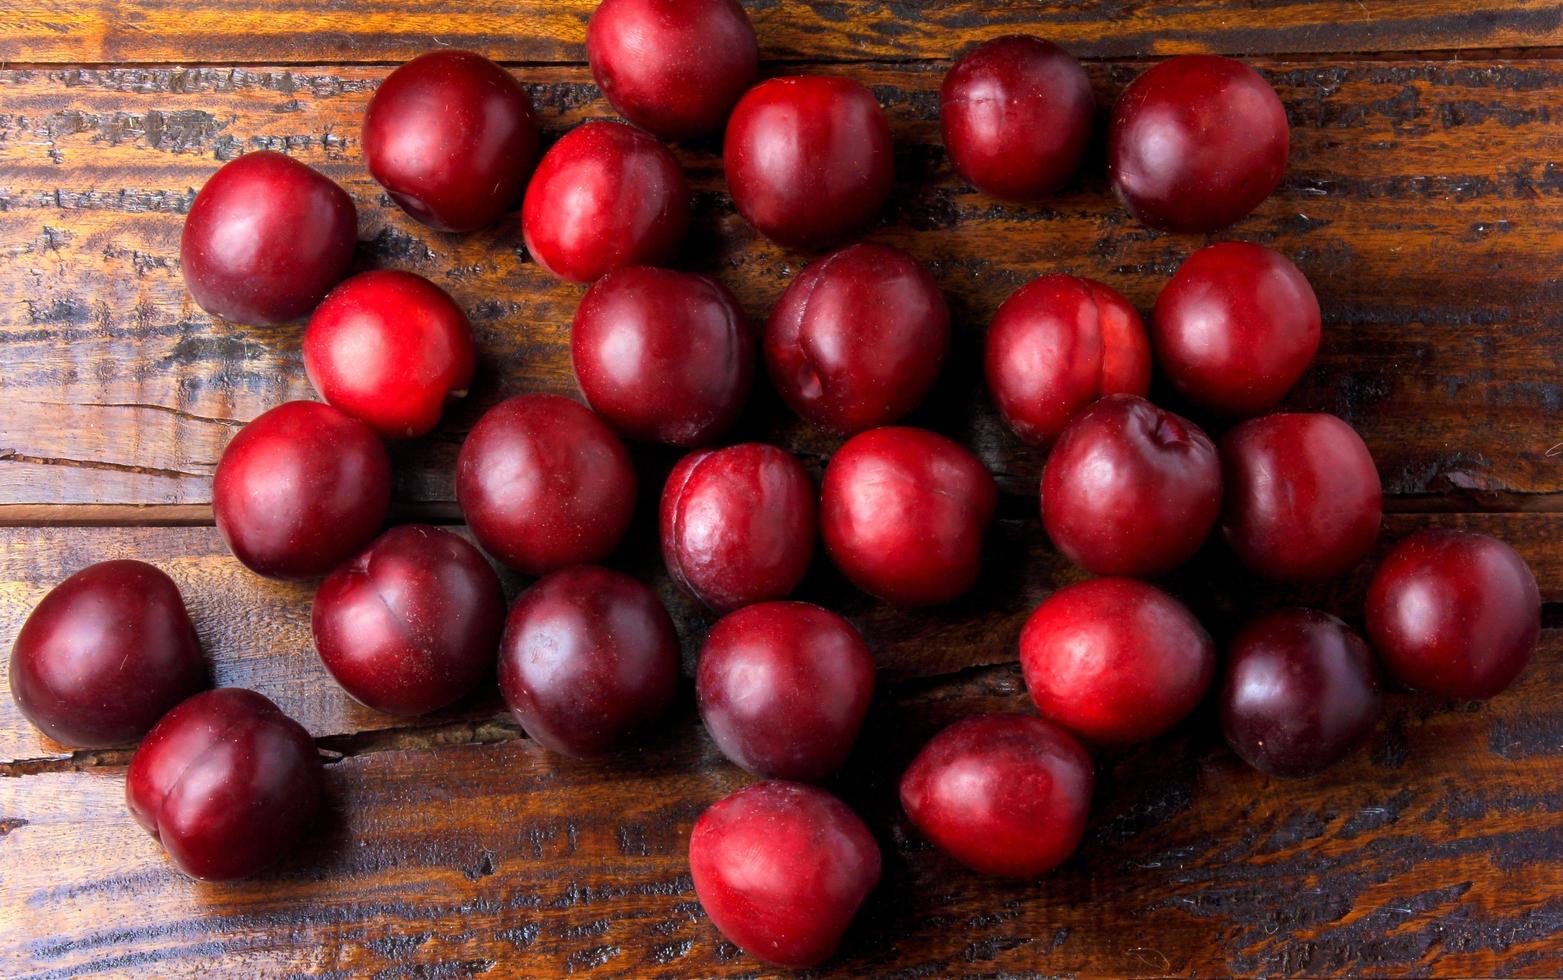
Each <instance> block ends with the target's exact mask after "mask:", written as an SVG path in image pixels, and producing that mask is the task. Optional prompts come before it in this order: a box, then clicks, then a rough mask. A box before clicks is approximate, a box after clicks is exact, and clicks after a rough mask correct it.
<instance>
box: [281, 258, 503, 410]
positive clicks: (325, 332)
mask: <svg viewBox="0 0 1563 980" xmlns="http://www.w3.org/2000/svg"><path fill="white" fill-rule="evenodd" d="M476 369H477V349H476V346H475V345H474V344H473V342H472V326H471V324H469V323H468V322H467V315H466V314H465V313H463V312H462V310H461V307H459V306H457V305H456V303H455V301H454V300H452V299H451V298H450V296H449V295H448V294H447V293H446V292H445V290H443V289H441V288H440V287H438V286H436V285H435V284H434V283H432V282H430V281H429V280H427V279H425V278H423V277H422V276H417V275H413V274H412V273H410V272H401V271H397V270H390V269H385V270H376V271H372V272H364V273H360V274H359V275H356V276H354V277H352V278H351V279H349V280H347V281H346V282H344V283H342V284H341V285H340V286H338V287H336V288H335V289H333V290H332V291H331V293H330V295H328V296H327V297H326V298H325V300H324V301H323V302H322V303H321V304H320V306H319V307H317V308H316V310H315V312H314V314H313V315H312V316H311V317H310V318H309V327H308V328H307V329H306V330H305V331H304V370H305V373H307V374H308V375H309V381H310V383H311V384H313V385H314V386H315V390H316V391H318V392H320V397H322V398H324V399H325V400H326V402H327V403H329V404H330V405H331V406H333V407H334V408H337V409H340V410H341V411H343V412H346V413H347V414H348V415H351V416H353V417H354V418H356V419H359V420H360V421H363V422H365V423H367V424H368V425H370V426H371V427H372V428H373V429H374V430H375V431H376V432H378V433H379V434H380V435H381V436H384V437H385V438H387V439H411V438H413V437H415V436H421V435H425V434H427V433H428V432H429V431H430V430H432V429H433V428H434V427H435V426H436V425H438V424H439V421H440V413H441V411H442V410H443V409H444V407H445V402H446V400H447V399H449V398H453V397H460V396H462V395H465V394H466V392H467V388H468V386H470V385H471V384H472V375H473V372H474V371H475V370H476Z"/></svg>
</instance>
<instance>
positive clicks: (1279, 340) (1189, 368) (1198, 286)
mask: <svg viewBox="0 0 1563 980" xmlns="http://www.w3.org/2000/svg"><path fill="white" fill-rule="evenodd" d="M1319 337H1320V320H1319V300H1318V298H1317V297H1315V296H1314V294H1313V287H1312V286H1310V285H1308V280H1307V279H1306V278H1305V277H1304V276H1303V274H1302V272H1301V271H1300V270H1299V269H1298V268H1297V266H1295V265H1293V264H1292V263H1291V260H1289V259H1288V258H1287V257H1286V256H1284V255H1282V254H1281V253H1280V252H1277V251H1275V250H1274V249H1269V248H1265V247H1264V246H1263V245H1250V244H1248V243H1247V242H1218V243H1217V244H1215V245H1207V246H1206V247H1204V248H1202V249H1200V250H1199V251H1197V252H1195V253H1194V254H1193V255H1191V256H1189V257H1188V260H1187V261H1185V262H1184V263H1183V265H1182V266H1180V267H1179V268H1178V271H1177V274H1176V275H1174V276H1173V277H1172V281H1171V282H1169V283H1167V286H1166V288H1164V289H1163V290H1162V291H1161V295H1160V296H1158V297H1157V299H1156V312H1155V315H1154V316H1153V317H1152V320H1151V339H1152V341H1153V342H1154V344H1155V346H1156V363H1157V364H1158V365H1159V366H1160V367H1161V370H1162V373H1163V374H1165V375H1166V376H1167V378H1168V380H1170V381H1171V382H1172V384H1173V387H1175V388H1177V389H1178V391H1179V392H1180V393H1182V395H1183V396H1184V397H1185V398H1188V399H1189V400H1190V401H1193V402H1196V403H1197V404H1199V405H1201V406H1203V407H1205V408H1208V409H1211V410H1212V411H1215V412H1219V413H1221V414H1223V415H1229V416H1237V417H1243V416H1248V415H1254V414H1257V413H1259V412H1263V411H1265V410H1266V409H1269V408H1273V407H1274V406H1275V404H1276V403H1277V402H1279V401H1280V400H1281V399H1282V397H1284V396H1285V395H1286V393H1287V391H1289V390H1290V389H1291V387H1292V386H1293V385H1295V384H1296V383H1297V380H1298V379H1299V378H1301V377H1302V376H1303V372H1304V371H1307V370H1308V365H1309V364H1311V363H1313V356H1314V354H1316V353H1317V352H1318V350H1319Z"/></svg>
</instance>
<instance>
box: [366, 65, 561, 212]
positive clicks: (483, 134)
mask: <svg viewBox="0 0 1563 980" xmlns="http://www.w3.org/2000/svg"><path fill="white" fill-rule="evenodd" d="M538 146H539V143H538V132H537V120H536V118H535V117H534V116H533V114H532V99H531V97H530V96H528V95H527V93H526V89H524V88H522V87H521V84H520V83H519V82H517V81H516V79H515V77H514V76H513V75H511V74H510V73H509V72H507V71H506V70H505V69H503V68H501V67H500V66H499V65H496V64H495V63H494V62H492V61H490V60H488V59H487V58H485V57H483V56H482V55H480V54H476V53H474V52H471V51H449V50H445V51H431V52H429V53H428V54H423V55H419V56H418V57H416V58H414V59H412V60H411V61H409V62H407V63H406V64H404V65H401V66H400V67H398V68H397V69H396V70H395V71H393V72H391V73H390V75H388V76H386V79H385V81H383V82H381V83H380V87H379V88H378V89H376V90H375V94H374V97H373V98H371V99H370V100H369V108H368V109H366V110H365V111H364V125H363V147H364V161H365V163H366V164H367V165H368V168H369V173H370V175H371V176H373V177H374V179H375V180H376V181H378V182H379V183H380V185H381V186H382V187H384V188H385V189H386V192H387V193H388V194H390V195H391V200H393V201H395V202H396V204H397V206H398V207H400V208H401V209H402V210H403V211H405V212H407V213H408V214H410V215H412V217H413V218H415V219H417V220H418V221H420V222H422V223H423V224H425V225H428V226H429V227H431V228H434V229H435V230H437V231H475V230H477V229H479V228H483V227H486V226H488V225H491V224H493V223H494V222H496V221H498V220H499V219H500V218H501V217H503V216H504V214H505V212H507V211H509V210H511V209H512V208H514V207H515V206H516V205H517V204H518V203H519V202H520V201H521V194H522V192H523V191H524V190H525V189H526V182H527V178H528V177H530V176H531V174H532V168H533V167H535V166H536V165H537V154H538Z"/></svg>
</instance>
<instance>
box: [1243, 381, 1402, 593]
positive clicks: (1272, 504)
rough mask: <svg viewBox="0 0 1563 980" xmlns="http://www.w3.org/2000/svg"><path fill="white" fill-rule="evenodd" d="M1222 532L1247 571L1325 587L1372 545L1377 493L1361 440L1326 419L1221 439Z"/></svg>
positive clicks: (1284, 421)
mask: <svg viewBox="0 0 1563 980" xmlns="http://www.w3.org/2000/svg"><path fill="white" fill-rule="evenodd" d="M1221 468H1222V484H1223V487H1224V493H1225V498H1224V503H1223V504H1222V516H1221V531H1222V533H1223V534H1224V535H1225V537H1226V541H1227V544H1228V545H1229V546H1230V547H1231V548H1232V550H1233V551H1234V552H1236V554H1237V557H1238V558H1239V559H1240V560H1241V561H1242V562H1243V564H1244V565H1246V566H1248V568H1249V569H1251V570H1253V571H1255V572H1258V573H1259V574H1260V575H1263V576H1264V577H1265V578H1268V579H1272V580H1274V581H1277V582H1327V581H1329V580H1330V579H1332V578H1336V577H1338V576H1340V575H1344V574H1345V573H1346V572H1348V571H1350V570H1351V569H1352V567H1353V566H1355V565H1356V564H1357V563H1358V562H1359V561H1361V560H1362V559H1363V558H1365V557H1367V555H1368V552H1370V551H1372V550H1373V544H1374V542H1375V541H1376V540H1377V539H1378V531H1379V523H1380V521H1381V520H1382V517H1383V490H1382V487H1381V485H1380V483H1379V476H1378V469H1377V468H1376V467H1375V466H1374V465H1373V457H1372V455H1371V454H1369V452H1368V447H1367V446H1366V445H1364V444H1363V442H1362V437H1361V436H1359V435H1357V433H1356V430H1354V429H1353V428H1352V427H1351V426H1349V425H1347V424H1346V423H1345V422H1342V421H1341V420H1340V419H1338V418H1336V417H1335V416H1333V415H1321V414H1314V413H1305V412H1299V413H1292V414H1277V415H1266V416H1264V417H1263V418H1257V419H1251V420H1249V421H1247V422H1244V423H1243V424H1242V425H1239V426H1238V427H1236V428H1235V429H1232V430H1231V431H1229V432H1228V433H1227V434H1226V435H1225V436H1223V437H1222V439H1221Z"/></svg>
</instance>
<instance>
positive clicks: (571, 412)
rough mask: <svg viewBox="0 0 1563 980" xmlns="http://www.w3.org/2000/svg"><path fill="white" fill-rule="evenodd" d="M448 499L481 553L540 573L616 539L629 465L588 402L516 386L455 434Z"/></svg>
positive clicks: (631, 487)
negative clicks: (461, 437)
mask: <svg viewBox="0 0 1563 980" xmlns="http://www.w3.org/2000/svg"><path fill="white" fill-rule="evenodd" d="M456 501H457V502H458V503H459V504H460V505H461V512H462V514H463V515H464V516H465V517H466V520H467V524H468V526H469V527H471V528H472V533H473V534H474V535H475V536H476V537H477V539H478V543H479V544H481V545H482V546H483V547H484V548H485V549H487V550H488V553H489V554H491V555H493V556H494V557H495V558H498V559H499V560H500V561H502V562H504V563H505V564H506V565H509V566H510V567H511V568H514V569H516V570H518V571H522V572H525V573H526V574H528V575H543V574H545V573H547V572H551V571H554V570H556V569H560V568H564V567H566V566H568V565H579V564H582V563H585V562H594V561H599V560H601V559H603V558H606V557H607V556H608V555H609V554H611V553H612V552H613V550H614V549H615V548H617V547H618V546H619V541H620V540H621V539H622V538H623V537H624V532H625V531H626V530H627V529H628V528H629V526H630V519H631V518H632V517H633V516H634V515H635V470H634V468H633V467H632V466H631V465H630V457H629V453H628V452H626V451H625V449H624V443H622V442H620V441H619V437H618V436H616V435H614V434H613V430H612V429H610V428H608V427H607V425H605V424H603V421H602V420H601V419H599V418H598V417H597V416H596V415H594V414H592V411H591V409H588V408H586V407H584V406H582V405H579V404H577V403H575V402H572V401H570V400H569V399H568V398H561V397H559V396H558V395H519V396H517V397H515V398H511V399H509V400H508V401H504V402H500V403H499V404H498V405H495V406H494V407H493V408H491V409H489V410H488V412H487V413H485V414H484V416H483V417H482V418H481V419H479V420H478V424H477V425H475V426H473V428H472V431H471V432H470V433H468V435H467V439H466V442H464V443H462V446H461V455H460V456H459V457H458V458H457V460H456Z"/></svg>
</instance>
